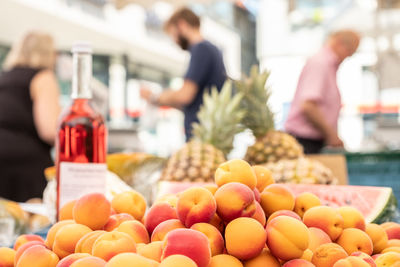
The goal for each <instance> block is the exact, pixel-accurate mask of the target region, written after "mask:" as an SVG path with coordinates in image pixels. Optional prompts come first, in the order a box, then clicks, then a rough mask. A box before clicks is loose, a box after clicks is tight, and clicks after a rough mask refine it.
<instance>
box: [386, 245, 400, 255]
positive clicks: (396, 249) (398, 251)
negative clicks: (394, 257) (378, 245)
mask: <svg viewBox="0 0 400 267" xmlns="http://www.w3.org/2000/svg"><path fill="white" fill-rule="evenodd" d="M386 252H397V253H400V247H388V248H385V249H384V250H382V254H385V253H386Z"/></svg>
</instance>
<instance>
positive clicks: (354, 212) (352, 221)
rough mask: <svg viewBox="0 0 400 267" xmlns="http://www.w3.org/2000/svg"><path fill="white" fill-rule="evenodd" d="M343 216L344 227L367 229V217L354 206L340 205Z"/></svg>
mask: <svg viewBox="0 0 400 267" xmlns="http://www.w3.org/2000/svg"><path fill="white" fill-rule="evenodd" d="M338 211H339V213H340V215H342V217H343V229H346V228H357V229H360V230H362V231H365V219H364V215H362V213H361V212H360V211H359V210H358V209H356V208H353V207H340V208H339V209H338Z"/></svg>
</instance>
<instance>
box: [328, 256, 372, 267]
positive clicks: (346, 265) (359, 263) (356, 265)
mask: <svg viewBox="0 0 400 267" xmlns="http://www.w3.org/2000/svg"><path fill="white" fill-rule="evenodd" d="M333 267H371V266H370V265H369V264H368V263H366V262H365V261H363V260H362V259H360V258H358V257H354V256H349V257H347V258H345V259H341V260H338V261H337V262H336V263H335V264H334V265H333Z"/></svg>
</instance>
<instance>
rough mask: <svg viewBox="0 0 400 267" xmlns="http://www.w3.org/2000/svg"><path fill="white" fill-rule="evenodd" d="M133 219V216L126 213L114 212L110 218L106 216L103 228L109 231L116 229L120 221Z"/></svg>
mask: <svg viewBox="0 0 400 267" xmlns="http://www.w3.org/2000/svg"><path fill="white" fill-rule="evenodd" d="M133 220H135V218H133V216H132V215H130V214H128V213H119V214H114V215H111V216H110V218H108V221H107V223H106V225H104V227H103V230H105V231H107V232H111V231H112V230H114V229H116V228H117V227H118V226H119V225H120V224H121V223H123V222H126V221H133Z"/></svg>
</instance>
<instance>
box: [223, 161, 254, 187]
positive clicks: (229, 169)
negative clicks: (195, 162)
mask: <svg viewBox="0 0 400 267" xmlns="http://www.w3.org/2000/svg"><path fill="white" fill-rule="evenodd" d="M231 182H237V183H241V184H244V185H247V186H248V187H249V188H250V189H251V190H253V189H254V188H255V187H256V185H257V177H256V174H255V173H254V170H253V169H252V167H251V166H250V165H249V163H247V162H246V161H244V160H241V159H233V160H230V161H227V162H225V163H222V164H221V165H220V166H219V167H218V168H217V170H216V172H215V183H216V184H217V185H218V187H221V186H222V185H224V184H227V183H231Z"/></svg>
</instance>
